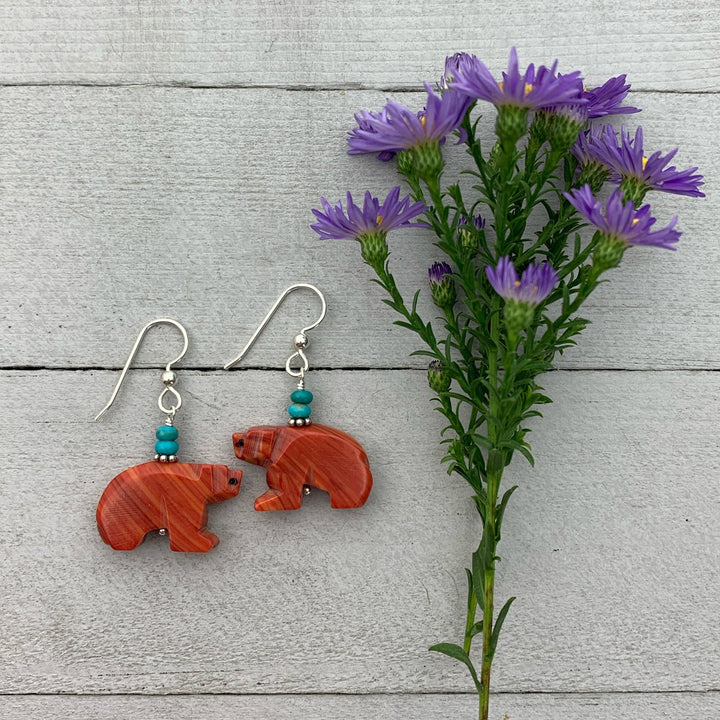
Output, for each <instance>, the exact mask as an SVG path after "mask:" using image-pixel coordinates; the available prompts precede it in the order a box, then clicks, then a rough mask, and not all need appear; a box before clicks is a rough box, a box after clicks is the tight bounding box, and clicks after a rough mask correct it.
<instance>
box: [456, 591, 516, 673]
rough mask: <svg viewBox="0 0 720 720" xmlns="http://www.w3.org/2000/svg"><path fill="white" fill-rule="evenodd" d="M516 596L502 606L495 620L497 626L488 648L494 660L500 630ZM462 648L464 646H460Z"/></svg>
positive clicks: (489, 656)
mask: <svg viewBox="0 0 720 720" xmlns="http://www.w3.org/2000/svg"><path fill="white" fill-rule="evenodd" d="M513 600H515V598H514V597H511V598H510V599H509V600H508V601H507V602H506V603H505V604H504V605H503V607H502V610H501V611H500V612H499V613H498V617H497V620H496V621H495V627H494V628H493V631H492V635H491V636H490V647H489V648H488V652H487V657H488V658H489V659H491V660H492V658H493V656H494V655H495V648H496V647H497V642H498V637H500V630H501V629H502V625H503V623H504V622H505V616H506V615H507V614H508V610H509V609H510V605H512V603H513ZM460 649H461V650H462V648H460Z"/></svg>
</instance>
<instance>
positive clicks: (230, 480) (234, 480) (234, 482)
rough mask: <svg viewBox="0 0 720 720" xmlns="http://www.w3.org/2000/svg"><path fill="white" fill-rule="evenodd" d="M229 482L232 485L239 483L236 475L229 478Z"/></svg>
mask: <svg viewBox="0 0 720 720" xmlns="http://www.w3.org/2000/svg"><path fill="white" fill-rule="evenodd" d="M228 482H229V483H230V484H231V485H237V484H238V481H237V478H234V477H231V478H230V479H229V480H228Z"/></svg>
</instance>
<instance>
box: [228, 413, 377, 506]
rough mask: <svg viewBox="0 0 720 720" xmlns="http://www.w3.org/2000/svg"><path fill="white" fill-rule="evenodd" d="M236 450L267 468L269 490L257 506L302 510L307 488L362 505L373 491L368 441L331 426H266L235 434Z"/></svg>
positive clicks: (335, 503)
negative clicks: (364, 443) (363, 443)
mask: <svg viewBox="0 0 720 720" xmlns="http://www.w3.org/2000/svg"><path fill="white" fill-rule="evenodd" d="M233 446H234V448H235V455H236V456H237V457H238V458H240V460H244V461H245V462H249V463H253V464H255V465H260V466H261V467H264V468H265V481H266V482H267V485H268V488H269V490H267V491H266V492H264V493H263V494H262V495H261V496H260V497H258V498H256V499H255V509H256V510H297V509H298V508H299V507H300V506H301V505H302V499H303V490H304V489H305V488H306V487H307V488H308V489H310V488H317V489H318V490H323V491H325V492H326V493H327V494H328V495H329V496H330V506H331V507H333V508H345V509H349V508H358V507H362V506H363V505H364V504H365V501H366V500H367V499H368V495H370V490H372V474H371V472H370V468H369V464H368V458H367V455H366V454H365V451H364V450H363V448H362V445H360V443H359V442H358V441H357V440H355V438H352V437H350V436H349V435H348V434H347V433H344V432H342V431H341V430H337V429H336V428H331V427H327V426H325V425H317V424H313V425H311V426H309V427H288V426H287V425H280V426H273V425H263V426H260V427H252V428H250V429H249V430H247V431H244V432H242V433H234V434H233Z"/></svg>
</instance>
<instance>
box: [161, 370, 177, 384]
mask: <svg viewBox="0 0 720 720" xmlns="http://www.w3.org/2000/svg"><path fill="white" fill-rule="evenodd" d="M162 381H163V382H164V383H165V385H167V386H168V387H172V386H173V385H174V384H175V383H176V382H177V373H176V372H175V371H174V370H166V371H165V372H164V373H163V374H162Z"/></svg>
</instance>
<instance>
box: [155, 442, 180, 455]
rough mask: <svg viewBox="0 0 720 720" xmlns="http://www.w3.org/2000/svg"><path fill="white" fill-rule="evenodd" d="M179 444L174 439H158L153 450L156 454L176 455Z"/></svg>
mask: <svg viewBox="0 0 720 720" xmlns="http://www.w3.org/2000/svg"><path fill="white" fill-rule="evenodd" d="M179 449H180V446H179V445H178V444H177V443H176V442H175V441H174V440H158V441H157V442H156V443H155V452H156V453H157V454H158V455H177V451H178V450H179Z"/></svg>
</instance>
